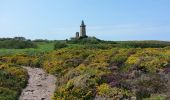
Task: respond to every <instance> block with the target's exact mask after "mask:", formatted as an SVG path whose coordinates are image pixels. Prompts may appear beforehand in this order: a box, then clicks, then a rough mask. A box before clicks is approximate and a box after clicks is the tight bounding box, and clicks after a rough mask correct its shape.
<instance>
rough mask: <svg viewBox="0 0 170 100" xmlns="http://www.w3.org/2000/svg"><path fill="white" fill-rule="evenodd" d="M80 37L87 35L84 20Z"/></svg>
mask: <svg viewBox="0 0 170 100" xmlns="http://www.w3.org/2000/svg"><path fill="white" fill-rule="evenodd" d="M80 37H86V25H85V24H84V21H82V22H81V25H80Z"/></svg>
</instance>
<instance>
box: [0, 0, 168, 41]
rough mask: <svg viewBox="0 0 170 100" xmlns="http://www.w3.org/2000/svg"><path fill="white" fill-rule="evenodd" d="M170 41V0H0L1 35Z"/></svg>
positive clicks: (31, 37) (38, 37)
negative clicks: (83, 27)
mask: <svg viewBox="0 0 170 100" xmlns="http://www.w3.org/2000/svg"><path fill="white" fill-rule="evenodd" d="M82 19H83V20H84V21H85V24H86V25H87V34H88V35H89V36H96V37H98V38H100V39H104V40H168V41H169V40H170V0H0V37H14V36H24V37H26V38H29V39H60V40H61V39H66V38H69V37H72V36H74V35H75V32H77V31H79V26H80V23H81V20H82Z"/></svg>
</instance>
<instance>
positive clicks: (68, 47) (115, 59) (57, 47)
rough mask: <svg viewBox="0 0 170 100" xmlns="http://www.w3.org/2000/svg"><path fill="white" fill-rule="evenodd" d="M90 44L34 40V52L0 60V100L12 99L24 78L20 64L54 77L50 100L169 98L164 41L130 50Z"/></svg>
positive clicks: (169, 58) (169, 55) (169, 62)
mask: <svg viewBox="0 0 170 100" xmlns="http://www.w3.org/2000/svg"><path fill="white" fill-rule="evenodd" d="M89 39H92V40H94V41H91V42H89V41H86V40H80V41H83V42H80V43H79V41H77V40H74V41H73V40H71V41H70V40H67V41H48V42H47V41H34V43H36V45H38V48H36V49H26V50H27V52H25V51H24V52H23V50H22V52H21V51H19V52H17V53H13V54H10V55H9V54H7V55H1V56H0V61H1V67H0V68H1V69H0V71H1V72H0V75H1V76H3V77H2V79H3V81H1V82H2V84H0V98H5V97H6V98H7V97H10V98H14V97H15V98H16V99H17V97H18V95H19V93H20V91H21V90H22V88H23V87H24V86H25V84H26V82H27V78H28V77H27V72H26V71H25V70H24V69H22V68H21V67H19V66H22V65H24V66H31V67H41V68H43V69H44V70H45V71H46V72H48V73H50V74H53V75H55V76H56V77H57V82H56V85H57V88H56V91H55V93H54V96H53V99H54V100H62V99H64V100H77V99H85V100H86V99H87V100H92V99H104V98H105V99H137V100H143V99H144V100H152V99H158V100H164V99H167V98H168V96H169V93H170V80H169V77H170V50H169V49H168V47H169V42H159V41H157V42H153V41H149V42H147V43H146V41H145V42H135V45H136V44H138V46H134V45H133V46H132V44H133V43H130V42H129V43H128V42H126V43H122V42H112V41H101V40H96V39H95V38H89ZM87 40H88V39H87ZM85 41H86V42H85ZM96 41H97V42H96ZM87 42H89V43H87ZM141 43H142V44H143V45H139V44H141ZM145 43H146V44H145ZM153 43H154V44H153ZM124 44H127V45H128V46H127V45H126V46H125V45H124ZM53 49H54V50H53ZM31 50H32V51H31ZM4 66H5V67H4ZM9 77H10V79H9ZM11 77H12V78H11ZM4 83H7V84H12V85H7V84H6V85H3V84H4ZM2 91H3V92H2Z"/></svg>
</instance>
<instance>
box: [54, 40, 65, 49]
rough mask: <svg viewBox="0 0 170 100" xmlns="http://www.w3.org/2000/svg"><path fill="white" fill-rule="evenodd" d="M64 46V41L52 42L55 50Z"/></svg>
mask: <svg viewBox="0 0 170 100" xmlns="http://www.w3.org/2000/svg"><path fill="white" fill-rule="evenodd" d="M65 47H67V44H66V43H64V42H56V43H55V44H54V49H55V50H58V49H61V48H65Z"/></svg>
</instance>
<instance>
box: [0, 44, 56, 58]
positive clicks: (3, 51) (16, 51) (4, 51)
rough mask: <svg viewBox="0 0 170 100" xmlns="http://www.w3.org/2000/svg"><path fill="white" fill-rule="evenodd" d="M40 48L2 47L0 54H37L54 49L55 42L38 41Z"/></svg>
mask: <svg viewBox="0 0 170 100" xmlns="http://www.w3.org/2000/svg"><path fill="white" fill-rule="evenodd" d="M36 44H37V45H38V48H28V49H0V56H6V55H17V54H28V55H36V54H38V53H41V52H48V51H52V50H53V49H54V42H51V43H45V42H37V43H36Z"/></svg>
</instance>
